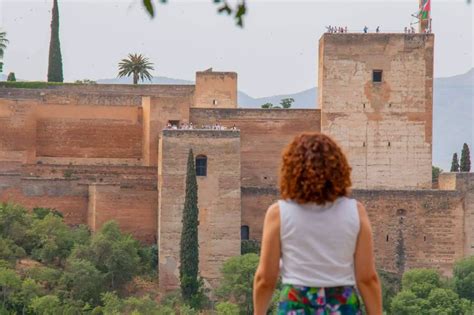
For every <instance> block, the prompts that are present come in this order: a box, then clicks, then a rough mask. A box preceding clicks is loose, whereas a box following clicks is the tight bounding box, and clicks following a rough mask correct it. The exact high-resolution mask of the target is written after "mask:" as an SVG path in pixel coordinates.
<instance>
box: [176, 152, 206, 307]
mask: <svg viewBox="0 0 474 315" xmlns="http://www.w3.org/2000/svg"><path fill="white" fill-rule="evenodd" d="M182 222H183V228H182V231H181V241H180V251H179V257H180V266H179V279H180V282H181V295H182V296H183V299H184V301H185V302H186V303H187V304H189V305H191V307H195V308H199V307H200V305H197V304H199V301H198V300H199V298H200V291H201V283H200V279H199V241H198V226H199V209H198V186H197V180H196V168H195V166H194V155H193V150H191V149H189V153H188V165H187V172H186V195H185V199H184V208H183V220H182Z"/></svg>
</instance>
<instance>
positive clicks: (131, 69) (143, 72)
mask: <svg viewBox="0 0 474 315" xmlns="http://www.w3.org/2000/svg"><path fill="white" fill-rule="evenodd" d="M149 70H154V68H153V63H151V62H150V61H149V60H148V58H146V57H144V56H143V55H142V54H129V55H128V59H122V61H120V63H119V74H118V76H119V78H120V77H129V76H131V75H132V76H133V84H138V81H139V80H142V81H145V79H147V80H149V81H151V79H152V75H151V74H150V72H149Z"/></svg>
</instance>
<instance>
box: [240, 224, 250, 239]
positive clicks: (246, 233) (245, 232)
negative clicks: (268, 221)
mask: <svg viewBox="0 0 474 315" xmlns="http://www.w3.org/2000/svg"><path fill="white" fill-rule="evenodd" d="M249 237H250V229H249V226H248V225H242V226H241V227H240V239H241V240H248V239H249Z"/></svg>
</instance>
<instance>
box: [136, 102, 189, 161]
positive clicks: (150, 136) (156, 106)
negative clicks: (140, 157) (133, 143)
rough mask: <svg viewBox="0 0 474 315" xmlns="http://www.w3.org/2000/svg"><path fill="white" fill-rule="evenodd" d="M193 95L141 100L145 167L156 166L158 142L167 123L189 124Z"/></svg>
mask: <svg viewBox="0 0 474 315" xmlns="http://www.w3.org/2000/svg"><path fill="white" fill-rule="evenodd" d="M192 104H193V94H186V95H182V96H179V97H144V98H143V100H142V108H143V113H144V115H143V117H144V121H143V123H144V128H143V139H144V141H143V147H142V152H143V154H144V157H145V163H144V165H146V166H157V165H158V155H159V153H158V142H159V138H160V134H161V131H162V130H163V129H164V128H166V125H167V124H168V122H169V121H177V122H179V123H189V108H190V107H191V105H192Z"/></svg>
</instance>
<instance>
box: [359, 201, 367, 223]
mask: <svg viewBox="0 0 474 315" xmlns="http://www.w3.org/2000/svg"><path fill="white" fill-rule="evenodd" d="M356 201H357V210H358V211H359V218H360V219H361V221H366V220H367V221H368V219H369V217H368V215H367V211H366V210H365V206H364V204H363V203H362V202H360V201H359V200H356Z"/></svg>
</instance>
